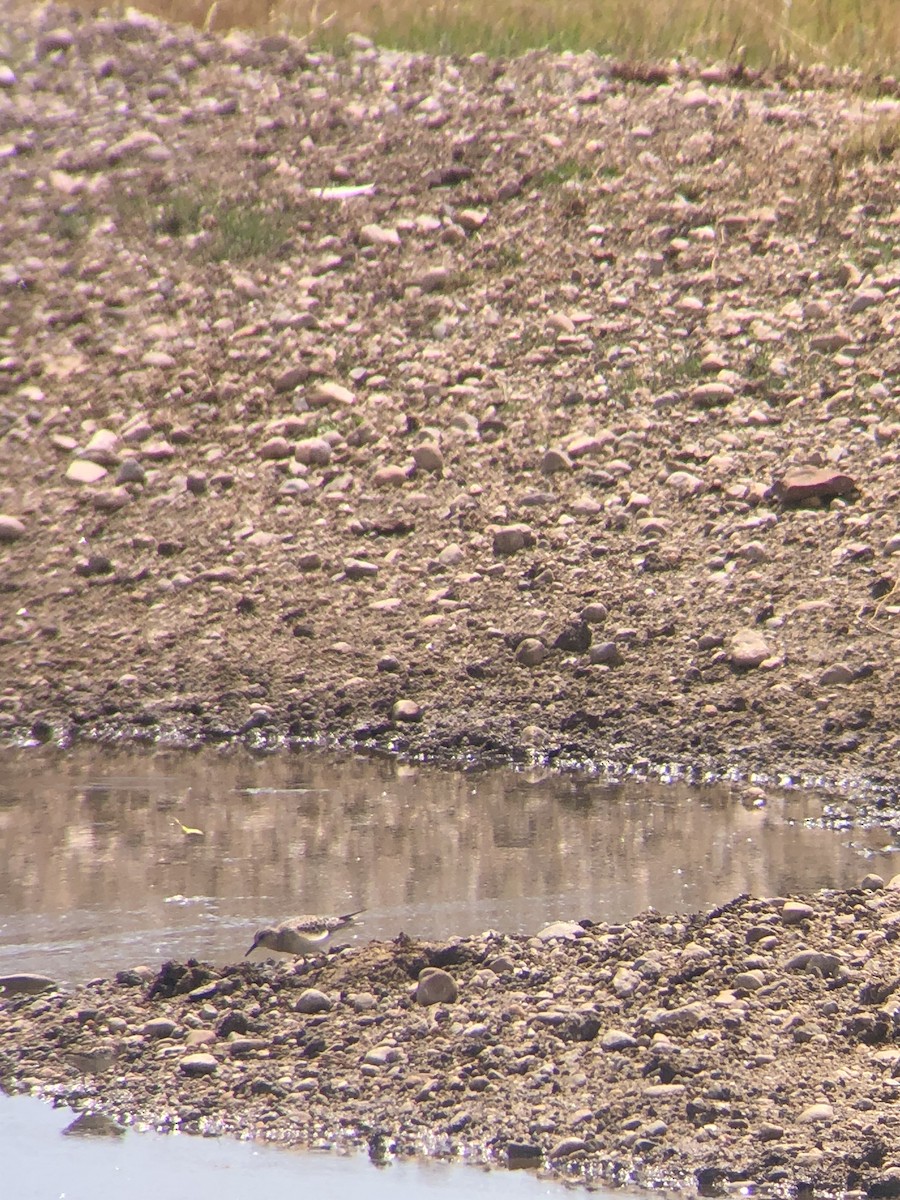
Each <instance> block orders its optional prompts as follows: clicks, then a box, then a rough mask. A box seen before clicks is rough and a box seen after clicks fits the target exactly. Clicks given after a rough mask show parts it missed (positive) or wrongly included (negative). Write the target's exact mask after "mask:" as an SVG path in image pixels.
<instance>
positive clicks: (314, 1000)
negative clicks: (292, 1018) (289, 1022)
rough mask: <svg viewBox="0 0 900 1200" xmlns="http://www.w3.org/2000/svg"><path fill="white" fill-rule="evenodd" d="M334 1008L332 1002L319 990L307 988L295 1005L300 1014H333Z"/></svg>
mask: <svg viewBox="0 0 900 1200" xmlns="http://www.w3.org/2000/svg"><path fill="white" fill-rule="evenodd" d="M333 1007H334V1004H333V1002H332V1000H331V999H330V998H329V997H328V996H326V995H325V993H324V992H320V991H319V990H318V988H307V989H306V991H305V992H301V993H300V996H299V999H298V1000H297V1003H296V1004H295V1005H294V1009H295V1011H296V1012H299V1013H320V1012H331V1010H332V1008H333Z"/></svg>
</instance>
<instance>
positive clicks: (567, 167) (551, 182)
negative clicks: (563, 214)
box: [532, 158, 597, 190]
mask: <svg viewBox="0 0 900 1200" xmlns="http://www.w3.org/2000/svg"><path fill="white" fill-rule="evenodd" d="M596 170H597V169H596V167H593V166H590V165H589V164H588V163H583V162H579V161H578V159H577V158H564V159H562V160H561V161H560V162H558V163H554V165H553V166H552V167H548V168H547V169H546V170H544V171H540V172H539V173H538V174H537V175H535V177H534V179H533V180H532V184H533V186H534V187H536V188H539V189H541V190H544V189H545V188H558V187H563V186H564V185H565V184H567V183H587V182H588V181H589V180H591V179H593V178H594V176H595V174H596Z"/></svg>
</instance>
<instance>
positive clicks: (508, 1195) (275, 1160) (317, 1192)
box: [0, 1094, 629, 1200]
mask: <svg viewBox="0 0 900 1200" xmlns="http://www.w3.org/2000/svg"><path fill="white" fill-rule="evenodd" d="M74 1119H75V1113H73V1112H72V1111H71V1110H70V1109H63V1108H59V1109H56V1108H51V1106H50V1105H49V1104H44V1103H42V1102H41V1101H40V1100H36V1099H33V1098H32V1097H28V1096H19V1097H16V1098H15V1099H11V1098H8V1097H4V1096H3V1095H2V1094H0V1161H2V1163H3V1185H2V1187H3V1195H4V1196H9V1197H15V1200H57V1198H63V1197H64V1198H65V1200H113V1197H124V1196H127V1197H128V1200H159V1198H160V1197H161V1196H171V1197H174V1198H175V1200H179V1198H180V1197H187V1196H189V1197H190V1198H191V1200H222V1198H223V1197H229V1198H232V1200H239V1198H242V1197H248V1196H265V1198H266V1200H297V1197H299V1196H314V1197H315V1200H346V1198H347V1197H348V1196H354V1197H359V1200H388V1198H389V1200H404V1198H409V1200H412V1198H413V1197H416V1198H418V1197H423V1198H424V1197H427V1198H428V1200H450V1197H460V1196H466V1197H484V1198H485V1200H538V1197H547V1196H558V1197H559V1198H560V1200H564V1197H565V1196H567V1195H570V1196H575V1195H577V1194H580V1195H583V1196H585V1197H587V1195H588V1192H587V1190H586V1189H575V1188H573V1189H563V1188H562V1187H561V1186H560V1184H558V1183H553V1182H550V1181H548V1180H546V1179H543V1180H542V1179H539V1178H538V1177H537V1176H536V1175H535V1174H533V1173H529V1172H525V1171H516V1172H514V1173H513V1172H509V1171H503V1170H494V1171H490V1172H488V1171H485V1170H483V1169H479V1168H477V1167H474V1166H464V1165H452V1166H451V1165H448V1164H446V1163H438V1162H430V1161H424V1162H415V1163H408V1162H403V1163H401V1162H394V1163H389V1164H387V1165H384V1166H378V1167H376V1166H374V1165H373V1164H372V1163H370V1162H369V1160H368V1158H367V1157H366V1156H365V1155H352V1156H348V1155H334V1154H323V1153H314V1152H311V1151H304V1152H300V1151H292V1150H283V1149H274V1148H272V1147H266V1146H257V1145H252V1144H251V1143H249V1142H238V1141H231V1140H228V1139H226V1138H200V1137H179V1136H176V1135H173V1134H169V1135H159V1134H153V1133H138V1132H136V1131H128V1132H127V1133H126V1134H125V1135H124V1137H103V1138H99V1137H76V1136H64V1133H63V1131H64V1130H65V1129H66V1127H67V1126H69V1125H71V1123H72V1121H73V1120H74ZM592 1194H593V1195H595V1196H596V1195H597V1194H598V1193H596V1192H594V1193H592ZM599 1195H600V1200H612V1194H611V1193H610V1194H606V1195H604V1193H602V1192H601V1193H599ZM615 1195H616V1200H629V1198H628V1197H627V1196H623V1193H622V1192H617V1193H616V1194H615Z"/></svg>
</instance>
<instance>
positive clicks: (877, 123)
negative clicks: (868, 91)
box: [834, 112, 900, 167]
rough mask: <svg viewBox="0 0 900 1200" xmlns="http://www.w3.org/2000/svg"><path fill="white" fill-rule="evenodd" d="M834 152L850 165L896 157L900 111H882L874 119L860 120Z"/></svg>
mask: <svg viewBox="0 0 900 1200" xmlns="http://www.w3.org/2000/svg"><path fill="white" fill-rule="evenodd" d="M834 152H835V154H836V155H837V157H838V158H839V159H840V160H841V162H842V163H843V165H845V166H848V167H852V166H856V165H857V164H859V163H861V162H865V161H869V162H887V161H888V160H889V159H892V158H894V157H895V156H896V155H897V154H898V152H900V113H896V112H886V113H880V114H879V115H878V116H877V117H876V118H875V120H874V121H862V122H860V124H859V125H857V126H856V128H855V129H853V130H852V131H851V132H850V133H849V134H848V135H847V137H846V138H845V139H844V141H843V142H842V144H841V145H840V146H837V147H835V151H834Z"/></svg>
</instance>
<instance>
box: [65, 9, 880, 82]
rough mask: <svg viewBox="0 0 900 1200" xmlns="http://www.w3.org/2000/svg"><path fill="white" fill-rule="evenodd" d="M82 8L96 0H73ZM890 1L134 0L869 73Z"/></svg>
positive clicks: (443, 40)
mask: <svg viewBox="0 0 900 1200" xmlns="http://www.w3.org/2000/svg"><path fill="white" fill-rule="evenodd" d="M79 2H80V3H81V4H82V5H83V6H85V7H91V6H92V5H93V4H94V3H95V0H79ZM897 5H898V0H602V2H598V0H492V3H491V4H490V5H489V6H487V5H485V4H484V3H483V0H432V2H431V3H426V4H422V3H421V0H213V2H212V3H210V0H142V4H141V7H144V8H146V9H147V10H148V11H150V12H153V13H155V14H157V15H159V16H162V17H165V18H167V19H169V20H175V21H187V22H190V23H192V24H194V25H196V26H198V27H199V28H205V29H211V30H216V31H220V32H221V31H223V30H227V29H231V28H236V27H241V28H254V29H268V30H279V29H280V30H286V31H288V32H290V33H293V34H296V35H299V36H302V37H305V38H307V39H308V40H309V42H310V44H311V45H314V46H326V47H336V46H341V45H343V43H344V39H345V38H346V36H347V34H348V33H361V34H366V35H368V36H369V37H372V38H374V39H375V41H377V42H378V43H379V44H380V45H384V46H391V47H395V48H398V49H408V50H427V51H430V52H432V53H447V54H470V53H473V52H474V51H478V50H480V51H484V52H487V53H489V54H494V55H501V56H502V55H509V54H516V53H520V52H522V51H524V50H529V49H535V48H538V47H546V48H549V49H552V50H575V51H582V50H596V51H598V52H599V53H603V54H613V55H616V56H617V57H620V58H625V59H635V60H646V59H669V58H671V57H672V56H677V55H684V54H689V55H693V56H695V57H698V58H701V59H704V60H711V59H714V60H726V61H732V62H737V61H740V62H746V63H747V64H748V65H751V66H770V65H773V64H786V63H787V64H791V63H814V62H815V63H819V62H824V63H828V64H829V65H831V66H843V65H847V66H853V67H858V68H861V69H863V70H865V71H869V72H872V73H875V72H887V73H891V72H893V71H895V70H896V65H897V63H898V61H900V20H898V19H897Z"/></svg>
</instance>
